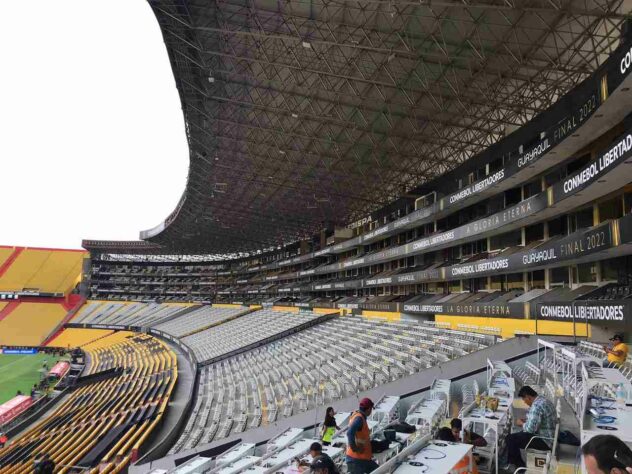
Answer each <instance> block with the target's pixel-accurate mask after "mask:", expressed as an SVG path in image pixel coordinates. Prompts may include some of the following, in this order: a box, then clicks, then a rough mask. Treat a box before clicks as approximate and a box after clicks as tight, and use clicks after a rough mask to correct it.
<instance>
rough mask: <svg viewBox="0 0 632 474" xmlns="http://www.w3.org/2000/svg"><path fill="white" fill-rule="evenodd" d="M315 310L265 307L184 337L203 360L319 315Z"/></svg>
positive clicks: (196, 354)
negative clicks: (303, 310)
mask: <svg viewBox="0 0 632 474" xmlns="http://www.w3.org/2000/svg"><path fill="white" fill-rule="evenodd" d="M318 317H319V315H318V314H314V313H284V312H279V311H272V310H269V309H264V310H260V311H256V312H254V313H250V314H247V315H245V316H242V317H240V318H237V319H235V320H233V321H228V322H226V323H224V324H221V325H219V326H217V327H212V328H209V329H206V330H204V331H200V332H198V333H195V334H192V335H190V336H187V337H184V338H182V342H183V343H184V344H186V345H187V346H188V347H190V348H191V349H192V350H193V352H194V353H195V356H196V358H197V360H198V361H199V362H203V361H207V360H210V359H214V358H215V357H219V356H222V355H225V354H229V353H230V352H232V351H235V350H237V349H240V348H242V347H245V346H248V345H250V344H254V343H256V342H259V341H263V340H264V339H267V338H269V337H272V336H274V335H276V334H280V333H282V332H284V331H287V330H289V329H292V328H295V327H297V326H300V325H301V324H304V323H306V322H309V321H311V320H314V319H316V318H318Z"/></svg>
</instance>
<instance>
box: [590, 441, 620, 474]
mask: <svg viewBox="0 0 632 474" xmlns="http://www.w3.org/2000/svg"><path fill="white" fill-rule="evenodd" d="M582 454H583V455H584V466H585V467H586V472H587V473H588V474H627V473H628V472H629V473H632V450H630V448H629V447H628V446H627V445H626V444H625V443H624V442H623V441H621V440H620V439H619V438H617V437H616V436H612V435H597V436H595V437H593V438H591V439H590V441H588V442H587V443H586V444H585V445H583V446H582ZM626 471H627V472H626Z"/></svg>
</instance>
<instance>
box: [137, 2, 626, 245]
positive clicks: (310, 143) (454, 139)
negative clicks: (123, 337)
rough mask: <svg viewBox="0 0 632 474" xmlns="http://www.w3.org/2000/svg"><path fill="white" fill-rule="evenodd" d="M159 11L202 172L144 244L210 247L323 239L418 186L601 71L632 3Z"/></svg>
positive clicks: (206, 6) (300, 5)
mask: <svg viewBox="0 0 632 474" xmlns="http://www.w3.org/2000/svg"><path fill="white" fill-rule="evenodd" d="M149 3H150V5H151V8H152V9H153V10H154V12H155V14H156V17H157V19H158V23H159V25H160V28H161V29H162V32H163V35H164V40H165V44H166V46H167V51H168V53H169V58H170V61H171V65H172V68H173V72H174V76H175V80H176V86H177V88H178V91H179V94H180V97H181V101H182V108H183V112H184V120H185V123H186V131H187V136H188V142H189V148H190V169H189V176H188V182H187V185H186V190H185V191H184V194H183V196H182V198H181V200H180V203H179V205H178V206H177V208H176V209H175V210H174V211H173V212H172V213H171V215H169V217H168V218H167V219H166V220H165V222H163V223H161V224H160V225H159V226H157V227H156V228H154V229H151V230H149V231H144V232H142V233H141V238H143V239H146V240H149V241H150V242H151V243H152V244H158V245H160V246H161V248H163V249H165V251H168V252H174V253H183V252H189V253H211V254H223V253H230V252H240V251H250V250H255V249H263V248H270V247H273V246H276V245H279V244H283V243H288V242H292V241H295V240H298V239H301V238H305V237H311V236H312V235H313V234H314V232H316V231H318V230H320V229H322V228H323V227H325V226H328V225H329V226H330V225H339V224H343V225H344V224H346V223H348V222H350V221H352V220H354V219H356V218H359V217H362V216H363V215H365V214H366V213H368V212H370V211H372V210H375V209H377V208H380V207H382V206H384V205H385V204H387V203H389V202H392V201H393V200H395V199H396V198H398V197H399V196H402V195H403V194H405V193H407V192H411V190H412V191H413V192H415V188H416V187H418V186H419V185H420V184H423V183H424V182H427V181H429V180H431V179H433V178H435V177H437V176H438V175H441V174H443V173H445V172H446V171H448V170H450V169H453V168H454V167H455V166H457V165H458V164H460V163H462V162H464V161H465V160H467V159H468V158H470V157H472V156H473V155H475V154H476V153H478V152H480V151H482V150H484V149H485V148H487V147H488V146H489V145H491V144H493V143H495V142H496V141H498V140H499V139H500V138H502V137H503V136H505V134H506V133H507V132H508V131H511V130H513V129H515V128H516V127H519V126H521V125H523V124H525V123H526V122H527V121H528V120H529V119H531V118H532V117H533V116H534V115H536V114H537V113H539V112H540V111H542V110H544V109H546V108H548V107H549V106H550V105H551V104H552V103H554V102H555V101H556V100H557V99H558V98H559V97H560V96H561V95H562V94H564V93H565V92H567V91H568V90H569V89H570V88H571V87H572V86H574V85H575V84H577V83H578V82H580V81H581V80H583V79H584V78H586V77H587V76H588V75H590V74H591V73H592V72H593V71H594V70H595V69H596V68H597V67H598V66H599V65H600V64H601V63H602V62H603V61H604V60H605V58H606V57H607V56H608V54H610V53H611V52H612V51H613V50H614V48H615V47H616V45H617V44H618V41H619V37H620V31H619V29H620V27H621V24H622V22H623V21H624V19H625V17H626V14H629V12H630V10H631V8H630V5H631V0H616V1H609V0H605V1H593V0H582V1H578V0H566V1H564V0H527V1H516V0H482V1H479V0H474V1H470V0H460V1H453V0H421V1H415V2H413V1H383V0H366V1H346V0H315V1H304V0H284V1H276V0H250V1H244V0H241V1H237V0H234V1H230V0H229V1H223V0H217V1H207V0H205V1H202V0H170V1H162V0H150V2H149ZM147 250H149V248H147Z"/></svg>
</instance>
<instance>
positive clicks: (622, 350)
mask: <svg viewBox="0 0 632 474" xmlns="http://www.w3.org/2000/svg"><path fill="white" fill-rule="evenodd" d="M610 340H611V341H612V348H610V347H609V346H603V350H604V352H605V353H606V355H607V358H606V360H604V361H603V366H604V367H609V366H611V365H614V366H617V367H619V366H621V365H623V364H624V363H625V361H626V359H627V358H628V346H627V345H626V344H625V343H624V342H623V334H621V333H617V334H615V335H614V336H612V337H611V338H610Z"/></svg>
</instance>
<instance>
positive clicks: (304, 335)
mask: <svg viewBox="0 0 632 474" xmlns="http://www.w3.org/2000/svg"><path fill="white" fill-rule="evenodd" d="M276 314H279V313H276ZM293 316H294V317H296V316H297V315H296V314H295V315H293ZM248 317H249V316H244V317H242V318H240V320H243V319H246V318H248ZM224 326H226V325H224ZM216 329H217V328H215V330H216ZM486 342H488V343H492V342H493V338H489V339H486V336H482V335H480V334H469V333H465V332H460V331H446V330H445V329H440V328H432V327H426V326H423V325H419V324H417V323H413V322H411V323H407V322H399V323H389V322H385V321H382V320H367V319H364V318H359V317H351V316H349V317H344V318H336V319H333V320H330V321H327V322H324V323H322V324H319V325H317V326H314V327H311V328H308V329H305V330H303V331H301V332H298V333H296V334H293V335H291V336H288V337H285V338H283V339H280V340H278V341H275V342H272V343H270V344H267V345H265V346H263V347H261V348H257V349H254V350H251V351H248V352H246V353H243V354H240V355H237V356H235V357H231V358H229V359H226V360H223V361H220V362H218V363H215V364H212V365H209V366H208V367H205V368H203V369H202V372H201V374H200V382H199V388H198V397H197V402H196V406H195V407H194V412H193V414H192V416H191V417H190V418H189V422H188V425H187V427H186V428H185V430H184V432H183V434H182V436H181V437H180V439H179V440H178V442H177V443H176V445H175V446H174V447H173V449H172V452H178V451H180V450H182V449H190V448H193V447H195V446H197V445H199V444H204V443H208V442H211V441H213V440H218V439H222V438H225V437H227V436H229V435H230V434H232V433H240V432H242V431H244V430H246V429H248V428H255V427H258V426H260V425H265V424H268V423H274V422H275V421H276V420H277V419H279V418H284V417H288V416H291V415H293V414H296V413H299V412H303V411H306V410H308V409H311V408H313V407H314V406H316V405H317V404H318V405H323V404H327V403H329V402H330V401H333V400H337V399H341V398H344V397H346V396H350V395H355V394H356V393H358V392H360V391H364V390H368V389H370V388H372V387H375V386H377V385H381V384H384V383H387V382H389V381H392V380H395V379H398V378H401V377H404V376H407V375H410V374H413V373H416V372H419V371H421V370H423V369H425V368H428V367H432V366H433V365H436V364H437V363H440V362H444V361H447V360H449V359H451V358H453V357H457V356H462V355H466V354H468V353H470V352H472V351H475V350H478V349H480V348H483V347H486V344H485V343H486Z"/></svg>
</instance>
